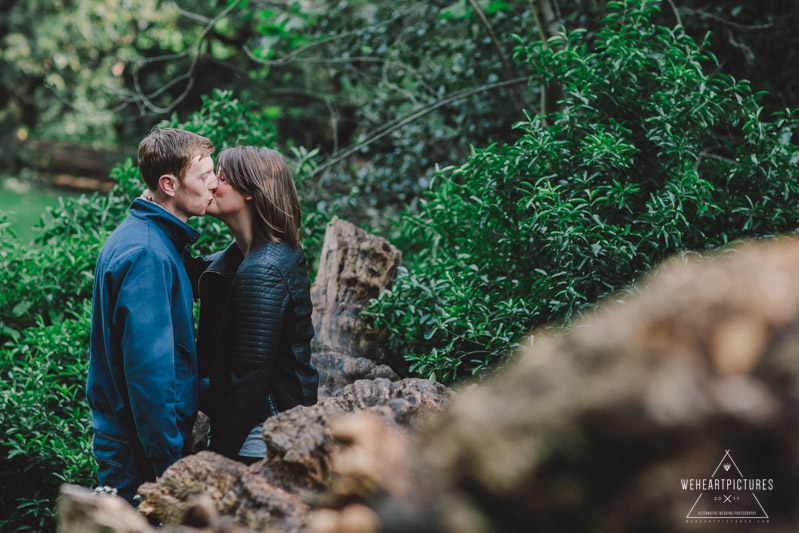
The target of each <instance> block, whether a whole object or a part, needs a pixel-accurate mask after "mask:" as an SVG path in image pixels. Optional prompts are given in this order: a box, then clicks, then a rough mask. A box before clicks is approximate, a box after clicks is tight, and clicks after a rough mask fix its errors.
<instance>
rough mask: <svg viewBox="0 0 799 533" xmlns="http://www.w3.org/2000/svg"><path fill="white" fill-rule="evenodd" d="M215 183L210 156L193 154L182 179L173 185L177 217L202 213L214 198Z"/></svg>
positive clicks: (185, 217)
mask: <svg viewBox="0 0 799 533" xmlns="http://www.w3.org/2000/svg"><path fill="white" fill-rule="evenodd" d="M217 185H218V181H217V179H216V175H215V174H214V162H213V160H212V159H211V157H210V156H205V157H203V156H201V155H197V156H195V157H194V159H192V161H191V163H190V164H189V168H187V169H186V175H185V176H183V181H181V182H178V183H177V185H176V187H175V198H174V204H173V205H174V207H175V211H177V214H178V217H179V218H181V219H183V220H184V221H185V220H188V219H189V218H191V217H193V216H199V215H204V214H205V210H206V209H207V208H208V204H209V203H211V200H213V199H214V191H215V190H216V187H217Z"/></svg>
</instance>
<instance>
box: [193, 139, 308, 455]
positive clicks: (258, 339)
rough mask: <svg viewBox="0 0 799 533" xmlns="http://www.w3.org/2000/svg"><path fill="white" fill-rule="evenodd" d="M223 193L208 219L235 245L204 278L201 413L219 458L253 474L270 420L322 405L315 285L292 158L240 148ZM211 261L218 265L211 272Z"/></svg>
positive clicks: (223, 156)
mask: <svg viewBox="0 0 799 533" xmlns="http://www.w3.org/2000/svg"><path fill="white" fill-rule="evenodd" d="M218 178H219V185H218V187H217V190H216V193H215V195H214V199H213V201H212V202H211V204H210V205H209V206H208V210H207V212H206V213H207V214H209V215H211V216H213V217H215V218H218V219H219V220H221V221H222V222H224V223H225V224H226V225H227V227H228V228H229V229H230V231H231V233H232V234H233V236H234V237H235V242H233V243H232V244H231V245H230V246H228V248H227V249H225V250H223V251H222V252H219V253H217V254H214V255H212V256H211V257H209V258H208V259H207V260H206V262H205V264H206V268H205V270H204V272H203V273H202V274H201V275H200V277H199V295H200V322H199V328H198V337H197V352H198V360H199V365H200V375H201V376H208V377H209V378H210V380H209V381H210V383H209V389H208V392H207V393H206V394H205V395H204V398H203V400H202V405H201V410H203V411H204V412H205V413H207V414H208V415H209V416H210V418H211V440H210V446H209V447H210V449H211V450H212V451H215V452H217V453H221V454H223V455H225V456H227V457H231V458H234V459H238V460H240V461H242V462H245V463H247V464H249V463H252V462H254V461H256V460H258V459H260V458H263V457H264V456H265V453H266V445H265V443H264V441H263V437H262V434H261V427H262V426H263V422H264V420H266V419H267V418H268V417H269V416H271V415H274V414H276V413H278V412H280V411H285V410H286V409H290V408H292V407H294V406H297V405H312V404H314V403H316V391H317V387H318V381H319V377H318V373H317V371H316V368H315V367H314V365H313V363H312V362H311V349H310V341H311V338H312V337H313V325H312V324H311V311H312V307H311V297H310V282H309V280H308V274H307V266H306V261H305V253H304V252H303V249H302V247H301V245H300V226H301V215H300V205H299V201H298V199H297V191H296V189H295V186H294V180H293V179H292V177H291V173H290V172H289V170H288V168H287V166H286V163H285V161H284V160H283V158H282V156H281V155H280V154H279V153H278V152H276V151H274V150H270V149H267V148H257V147H253V146H240V147H237V148H231V149H228V150H224V151H223V152H222V153H220V154H219V174H218ZM208 261H210V263H208Z"/></svg>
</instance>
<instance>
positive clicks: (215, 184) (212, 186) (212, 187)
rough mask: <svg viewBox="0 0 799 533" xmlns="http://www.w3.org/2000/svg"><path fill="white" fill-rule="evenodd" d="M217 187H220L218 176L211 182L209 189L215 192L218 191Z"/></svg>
mask: <svg viewBox="0 0 799 533" xmlns="http://www.w3.org/2000/svg"><path fill="white" fill-rule="evenodd" d="M217 187H219V178H218V177H216V176H214V179H212V180H211V181H210V182H209V183H208V188H209V189H210V190H212V191H215V190H216V189H217Z"/></svg>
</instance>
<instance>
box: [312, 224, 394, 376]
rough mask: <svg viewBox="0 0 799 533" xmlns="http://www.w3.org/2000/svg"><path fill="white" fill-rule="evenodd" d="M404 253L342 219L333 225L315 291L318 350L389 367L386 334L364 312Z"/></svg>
mask: <svg viewBox="0 0 799 533" xmlns="http://www.w3.org/2000/svg"><path fill="white" fill-rule="evenodd" d="M401 258H402V254H401V253H400V252H399V250H397V249H396V248H395V247H394V246H392V245H391V244H389V242H388V241H386V240H385V239H383V238H381V237H378V236H377V235H371V234H369V233H366V232H365V231H364V230H362V229H360V228H357V227H356V226H354V225H353V224H351V223H349V222H347V221H344V220H341V219H339V218H338V217H333V219H332V220H331V221H330V222H329V223H328V225H327V229H326V231H325V239H324V242H323V244H322V251H321V254H320V259H319V266H318V268H317V272H316V278H315V280H314V283H313V286H312V287H311V301H312V302H313V308H314V312H313V324H314V331H315V332H316V335H315V336H314V339H313V342H312V345H311V348H312V351H313V352H325V351H327V352H336V353H340V354H344V355H348V356H350V357H362V358H366V359H372V360H374V361H376V362H377V363H387V362H389V361H388V353H387V351H386V345H387V342H386V339H387V337H386V335H387V334H386V332H385V331H384V330H376V329H375V328H374V321H373V320H372V319H371V318H369V317H361V315H360V313H361V311H362V310H363V309H365V308H366V306H367V305H368V303H369V300H371V299H372V298H376V297H377V296H378V295H379V294H380V292H381V291H383V290H384V289H386V288H388V287H390V285H391V283H393V281H394V278H395V277H396V274H397V268H398V267H399V264H400V260H401Z"/></svg>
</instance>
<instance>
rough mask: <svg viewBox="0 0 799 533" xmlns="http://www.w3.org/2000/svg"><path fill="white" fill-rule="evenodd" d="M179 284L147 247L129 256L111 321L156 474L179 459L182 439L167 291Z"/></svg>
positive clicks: (133, 408)
mask: <svg viewBox="0 0 799 533" xmlns="http://www.w3.org/2000/svg"><path fill="white" fill-rule="evenodd" d="M175 282H177V279H175V276H174V272H173V270H172V267H171V265H170V264H169V262H168V261H166V260H165V259H163V258H160V257H158V256H157V255H155V254H153V253H152V252H149V251H147V250H141V251H139V252H136V253H134V254H132V255H131V257H130V258H129V260H128V261H127V269H126V271H125V272H124V275H123V278H122V279H121V283H120V285H119V289H118V293H117V294H118V296H117V301H116V305H115V307H114V318H113V324H114V327H115V328H118V329H119V331H120V335H121V338H122V357H123V364H124V370H125V379H126V384H127V394H128V398H129V400H130V406H131V411H132V414H133V420H134V423H135V424H136V432H137V434H138V437H139V440H140V441H141V443H142V445H143V447H144V452H145V455H146V456H147V458H148V459H150V461H151V462H152V464H153V470H154V472H155V475H156V476H160V475H161V474H162V473H163V471H164V470H166V468H167V467H168V466H169V465H171V464H172V463H174V462H175V461H177V460H178V459H180V454H181V450H182V448H183V437H182V435H181V433H180V431H179V429H178V424H177V414H176V411H175V404H176V400H177V394H178V393H179V392H182V391H176V390H175V389H176V379H175V378H176V376H175V372H176V368H175V356H176V354H175V340H174V332H173V330H172V318H171V304H170V298H171V297H170V294H171V288H172V284H173V283H175Z"/></svg>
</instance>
